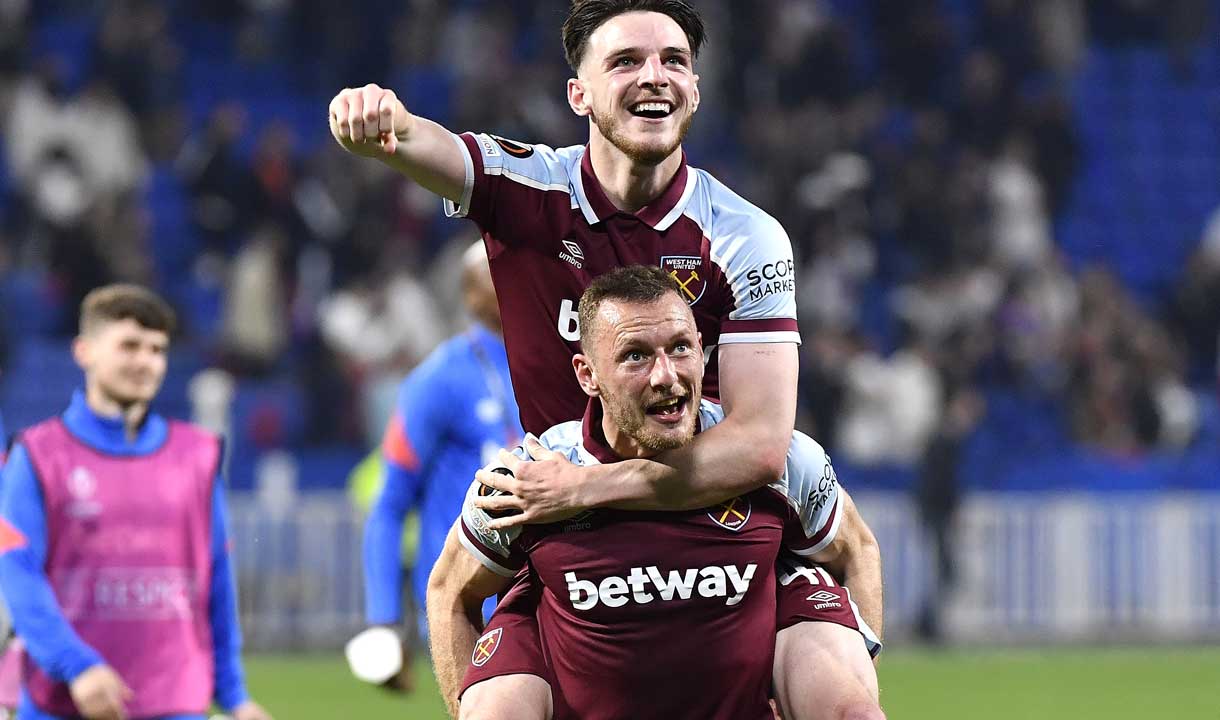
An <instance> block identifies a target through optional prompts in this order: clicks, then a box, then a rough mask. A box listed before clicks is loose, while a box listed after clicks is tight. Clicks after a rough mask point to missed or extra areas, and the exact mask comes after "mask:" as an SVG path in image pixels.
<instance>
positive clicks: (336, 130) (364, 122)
mask: <svg viewBox="0 0 1220 720" xmlns="http://www.w3.org/2000/svg"><path fill="white" fill-rule="evenodd" d="M329 115H330V134H331V135H333V136H334V137H335V141H336V142H338V143H339V145H341V146H342V147H343V149H344V150H347V151H348V152H350V153H355V154H356V155H363V156H364V157H377V156H378V155H385V154H388V155H392V154H394V151H395V150H396V149H397V148H398V142H399V140H401V139H403V138H404V137H405V136H406V134H407V132H408V130H409V129H410V126H411V121H412V119H413V118H412V116H411V114H410V113H408V112H407V108H406V106H405V105H403V104H402V101H401V100H399V99H398V96H397V95H395V94H394V91H393V90H389V89H386V88H383V87H381V86H379V85H374V84H372V83H369V84H368V85H365V86H364V87H362V88H344V89H343V90H341V91H340V92H339V94H338V95H336V96H335V97H334V99H332V100H331V101H330V111H329Z"/></svg>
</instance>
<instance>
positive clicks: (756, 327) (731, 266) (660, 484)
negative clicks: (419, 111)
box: [329, 0, 881, 720]
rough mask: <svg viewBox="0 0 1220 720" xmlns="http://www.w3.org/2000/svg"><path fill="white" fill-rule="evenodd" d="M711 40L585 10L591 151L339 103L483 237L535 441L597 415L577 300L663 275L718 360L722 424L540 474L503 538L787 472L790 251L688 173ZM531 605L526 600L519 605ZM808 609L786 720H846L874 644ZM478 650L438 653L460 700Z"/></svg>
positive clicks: (449, 695)
mask: <svg viewBox="0 0 1220 720" xmlns="http://www.w3.org/2000/svg"><path fill="white" fill-rule="evenodd" d="M703 39H704V30H703V23H702V20H701V19H700V17H699V15H698V13H697V12H696V11H695V10H694V9H693V8H692V7H691V6H690V5H689V4H688V3H686V2H684V1H683V0H577V2H575V3H574V4H573V5H572V8H571V10H570V12H569V15H568V18H567V20H566V22H565V23H564V31H563V41H564V48H565V51H566V55H567V59H568V61H569V64H570V65H571V66H572V68H573V70H574V71H575V73H576V77H574V78H572V79H571V80H569V81H568V86H567V98H568V102H569V105H570V107H571V108H572V110H573V111H574V112H575V113H577V114H578V115H580V116H584V117H588V118H589V119H590V122H589V143H588V145H587V146H575V147H568V148H559V149H552V148H549V147H547V146H544V145H524V144H520V143H517V142H513V141H510V140H505V139H503V138H497V137H495V136H491V135H485V134H473V133H466V134H463V135H460V136H459V135H454V134H452V133H451V132H449V131H448V130H446V129H445V128H443V127H441V126H440V125H438V124H436V123H434V122H432V121H430V120H427V119H425V118H421V117H418V116H414V115H412V114H410V113H409V112H408V111H407V109H406V108H405V107H404V106H403V104H402V103H401V102H400V101H399V100H398V99H397V97H396V96H395V94H394V93H393V92H392V91H390V90H386V89H383V88H380V87H378V86H376V85H366V86H364V87H362V88H358V89H346V90H343V91H342V92H340V93H339V94H338V95H336V96H335V98H334V99H333V100H332V101H331V103H330V108H329V111H330V112H329V115H330V129H331V133H332V134H333V135H334V137H335V139H336V141H338V142H339V144H340V145H341V146H342V147H344V148H345V149H346V150H348V151H350V152H353V153H355V154H358V155H362V156H366V157H373V158H378V159H380V160H381V161H382V162H384V163H385V164H387V165H389V166H390V167H392V168H394V169H395V170H397V171H398V172H400V173H402V174H404V175H406V176H408V177H410V178H412V179H413V180H415V181H416V182H418V183H419V184H420V185H422V186H423V187H425V188H427V189H429V190H431V191H432V192H435V193H436V194H438V195H440V196H441V197H443V198H445V200H446V201H447V207H448V210H449V212H450V214H452V215H455V216H462V217H468V218H470V219H472V220H474V221H475V222H476V224H477V225H478V226H479V228H480V231H481V233H482V235H483V239H484V242H485V243H486V245H487V249H488V257H489V258H490V264H491V272H492V279H493V280H494V282H495V284H496V293H497V296H498V300H499V303H500V310H501V315H502V318H503V323H504V339H505V345H506V348H507V351H508V357H509V368H510V372H511V374H512V380H513V387H514V388H515V390H516V393H517V399H518V405H519V406H520V408H521V420H522V427H523V428H524V429H525V430H526V431H529V432H534V433H541V432H543V431H544V430H545V429H547V428H549V427H550V426H552V425H555V424H557V423H560V422H564V421H568V420H571V419H573V418H576V417H580V416H581V414H582V413H583V411H584V408H585V404H586V397H585V395H584V393H583V392H582V391H581V389H580V387H579V385H578V383H577V382H576V380H575V378H574V377H573V376H572V373H571V372H569V371H568V367H569V363H570V360H571V357H572V355H573V354H574V353H576V352H578V350H579V347H578V344H577V343H578V341H579V338H580V327H579V322H578V318H577V314H576V310H575V308H576V301H577V299H578V298H579V297H580V295H581V293H582V292H583V290H584V289H585V288H586V287H587V286H588V285H589V283H590V282H591V281H592V279H593V278H595V277H597V276H598V275H601V274H604V273H606V272H608V271H610V270H612V269H614V268H616V267H621V266H623V265H629V264H645V265H655V266H659V267H661V268H662V269H663V270H665V271H666V272H667V274H670V275H671V276H672V277H674V279H675V280H676V281H677V282H678V283H679V284H680V285H681V287H682V293H683V296H684V297H685V298H686V300H687V302H688V303H689V305H690V307H691V310H692V311H693V313H694V316H695V321H696V323H697V326H698V329H699V331H700V333H701V334H702V337H703V338H704V339H705V340H707V341H708V342H709V343H712V344H715V345H716V346H717V347H716V348H715V351H714V352H713V351H712V348H710V347H709V348H707V350H708V353H707V355H708V358H709V362H708V367H707V375H706V379H705V381H704V393H705V394H706V395H708V396H709V397H714V398H718V399H719V400H721V401H722V402H723V407H724V409H725V411H726V417H725V420H724V422H721V423H719V424H717V425H716V426H715V427H712V428H710V429H708V430H707V432H703V433H700V434H699V436H698V437H696V438H695V439H694V441H693V442H691V443H689V444H687V445H684V446H682V447H680V448H675V449H673V450H670V451H667V452H665V453H662V454H660V455H658V456H656V457H655V458H650V459H632V460H627V461H624V462H621V463H614V464H608V465H596V466H591V467H579V466H576V465H574V464H571V463H566V462H563V461H561V460H558V459H548V460H543V461H541V462H536V463H530V464H529V465H527V466H525V467H523V468H522V469H521V472H520V473H519V474H518V476H517V477H516V478H514V479H513V481H512V483H513V486H512V490H511V491H512V492H513V493H514V495H515V496H516V497H514V498H512V499H511V500H512V502H513V503H514V506H513V507H514V508H515V509H516V510H519V511H520V514H519V515H518V516H514V517H508V518H502V519H499V520H496V521H494V522H495V523H496V524H501V523H503V524H505V525H508V524H514V523H516V524H520V523H526V522H528V523H546V522H553V521H556V520H559V519H563V518H566V517H571V516H572V515H575V514H576V513H578V512H581V511H583V510H585V509H588V508H593V507H616V508H620V509H654V510H689V509H695V508H702V507H708V506H711V505H714V504H716V503H719V502H724V501H727V500H729V499H731V498H734V497H737V496H739V495H742V494H744V493H748V492H750V491H752V490H756V489H759V488H762V487H765V486H766V485H767V484H768V483H771V482H774V481H775V480H776V479H777V478H779V477H780V476H781V475H782V474H783V472H784V469H785V458H786V455H787V451H788V446H789V443H790V441H791V438H792V430H793V425H794V420H795V415H796V389H797V347H796V345H797V343H799V342H800V337H799V334H798V333H797V325H796V300H795V284H794V280H793V276H792V267H793V265H792V248H791V245H790V243H789V241H788V238H787V235H786V234H785V233H784V230H783V228H782V227H780V225H779V223H778V222H776V221H775V219H774V218H772V217H770V216H769V215H767V214H766V213H764V212H763V211H762V210H760V209H758V208H757V207H755V206H753V205H752V204H750V203H749V202H748V201H746V200H744V199H742V198H741V197H739V196H738V195H736V194H734V193H733V192H732V191H731V190H729V189H728V188H727V187H725V186H724V185H722V184H720V183H719V182H718V181H717V180H716V179H715V178H713V177H712V176H711V175H710V174H708V173H706V172H704V171H702V170H698V169H696V168H693V167H690V166H688V165H687V164H686V158H685V154H684V153H683V151H682V147H681V142H682V138H683V137H684V135H685V133H686V130H687V128H688V127H689V125H690V122H691V120H692V118H693V116H694V113H695V111H696V109H697V108H698V106H699V86H698V76H697V75H696V74H695V72H694V61H695V56H696V55H697V53H698V51H699V49H700V47H701V46H702V44H703ZM480 478H481V479H482V480H483V481H484V482H485V483H493V484H494V483H495V482H497V480H496V479H495V478H491V477H487V476H486V475H485V474H480ZM501 479H503V478H501ZM483 500H488V498H484V499H483ZM804 577H808V576H804ZM814 589H816V588H814ZM521 594H528V588H526V589H524V590H521V591H518V590H517V589H516V588H514V590H513V592H512V593H511V594H510V596H517V595H521ZM811 594H813V593H812V590H811V586H810V585H808V584H805V585H802V584H801V583H792V584H790V585H788V586H784V587H781V588H780V589H779V593H778V595H777V602H778V610H777V621H778V626H779V627H780V628H783V629H782V630H781V631H780V632H779V634H778V636H777V638H776V661H775V664H776V668H775V671H776V687H777V692H778V693H779V695H780V696H781V697H780V700H781V703H782V704H784V705H785V707H787V708H790V709H791V710H792V712H791V713H790V714H791V715H792V716H793V717H797V718H802V719H805V720H820V719H821V718H827V717H831V716H830V715H827V714H826V713H825V708H826V707H828V706H829V705H833V704H834V702H837V700H836V698H849V697H850V698H855V697H858V696H859V695H860V694H861V693H864V694H866V695H871V696H872V698H873V701H874V704H875V698H876V675H875V671H874V670H873V667H872V663H871V660H870V659H869V656H868V653H867V652H866V651H865V646H864V644H863V643H862V642H860V638H859V634H858V633H857V632H855V630H854V629H851V628H845V627H843V626H841V625H839V624H838V623H837V622H835V621H834V620H832V619H828V618H826V617H824V613H823V612H822V611H821V610H819V608H818V607H817V605H818V603H816V602H815V601H810V600H809V599H808V598H809V596H810V595H811ZM501 605H502V607H501V611H503V610H504V608H503V605H504V603H501ZM860 610H861V614H862V615H863V616H864V618H865V619H866V620H867V621H868V623H869V625H871V626H872V627H873V628H874V629H875V630H877V632H878V633H880V631H881V603H880V597H879V596H878V597H876V598H875V599H874V600H873V601H872V602H866V601H865V599H864V598H863V597H861V598H860ZM530 617H531V616H530V615H528V614H523V615H522V616H521V620H522V622H528V621H529V618H530ZM471 642H472V643H473V638H471ZM434 649H435V648H434ZM470 649H471V648H465V652H464V653H463V652H461V650H462V649H460V648H459V649H445V650H444V653H445V654H446V657H443V658H442V657H438V656H437V655H436V654H435V653H434V658H433V660H434V666H435V668H436V672H437V676H438V681H439V682H440V683H441V686H442V691H443V692H444V693H445V695H446V700H447V702H450V703H453V702H455V701H456V696H455V693H456V690H457V685H458V681H459V679H460V678H461V676H462V673H463V671H464V668H465V665H466V662H467V659H468V658H469V652H470ZM451 652H452V653H453V654H452V655H450V654H449V653H451ZM832 667H833V668H835V669H837V670H841V671H842V672H839V673H833V672H829V671H828V668H832ZM840 677H843V678H846V679H845V680H844V681H842V682H840V681H839V678H840ZM789 690H791V691H792V692H791V697H787V698H785V697H783V696H784V695H785V694H786V693H787V692H788V691H789Z"/></svg>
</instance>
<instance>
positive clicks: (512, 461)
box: [474, 436, 586, 530]
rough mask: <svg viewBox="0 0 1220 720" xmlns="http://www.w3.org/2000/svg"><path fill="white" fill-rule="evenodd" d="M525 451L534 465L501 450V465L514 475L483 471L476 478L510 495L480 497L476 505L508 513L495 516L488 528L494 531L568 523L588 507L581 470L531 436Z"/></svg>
mask: <svg viewBox="0 0 1220 720" xmlns="http://www.w3.org/2000/svg"><path fill="white" fill-rule="evenodd" d="M525 450H526V452H528V453H529V456H530V457H531V458H533V462H527V461H525V460H521V459H520V458H518V457H517V456H516V455H513V454H512V453H510V452H508V451H507V450H501V451H500V457H499V460H500V463H501V464H503V465H504V466H505V467H507V468H508V469H509V470H512V472H513V474H512V476H511V477H510V476H508V475H501V474H499V473H494V472H491V470H490V468H483V469H482V470H479V471H478V473H476V474H475V478H476V479H477V480H478V481H479V482H481V483H483V484H484V485H487V486H489V487H492V488H495V489H496V490H503V491H504V492H506V493H508V494H507V495H485V496H481V497H477V498H475V500H474V504H475V505H476V506H478V507H481V508H483V509H484V510H487V511H489V512H491V513H496V514H499V513H509V514H507V515H504V516H502V517H493V518H492V519H491V520H490V521H489V522H488V525H489V526H490V527H491V528H492V529H495V530H501V529H504V528H511V527H516V526H518V525H537V524H543V523H552V522H559V521H560V520H566V519H568V518H570V517H572V516H573V515H575V514H576V513H578V512H580V511H582V510H585V509H586V507H585V505H583V504H582V503H581V501H580V492H579V490H580V486H581V479H582V478H581V469H580V468H579V467H578V466H577V465H575V464H573V463H571V462H569V461H568V459H567V458H566V457H564V456H563V455H561V454H560V453H557V452H554V451H553V450H548V449H546V448H544V447H543V446H542V444H541V443H539V442H538V440H537V439H536V438H534V437H533V436H530V437H528V438H526V440H525Z"/></svg>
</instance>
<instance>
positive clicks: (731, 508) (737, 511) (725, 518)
mask: <svg viewBox="0 0 1220 720" xmlns="http://www.w3.org/2000/svg"><path fill="white" fill-rule="evenodd" d="M707 516H708V517H709V518H711V519H712V522H714V523H716V524H717V525H719V526H720V527H722V528H724V529H725V530H732V531H733V532H737V531H738V530H740V529H742V528H743V527H745V526H746V523H747V522H749V520H750V501H749V500H748V499H746V498H743V497H735V498H733V499H732V500H729V501H728V502H723V503H720V504H719V505H717V506H715V507H713V508H712V509H711V510H708V511H707Z"/></svg>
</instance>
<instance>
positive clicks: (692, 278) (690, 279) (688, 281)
mask: <svg viewBox="0 0 1220 720" xmlns="http://www.w3.org/2000/svg"><path fill="white" fill-rule="evenodd" d="M669 276H670V277H671V278H673V279H674V282H676V283H678V287H680V288H682V292H684V293H686V296H687V297H689V298H690V299H691V302H694V301H695V300H698V299H699V298H697V297H695V294H694V293H693V292H691V291H690V288H689V287H687V286H688V285H690V284H691V283H693V282H695V281H696V280H698V279H699V271H698V270H691V271H690V277H688V278H686V282H682V281H681V280H679V279H678V271H677V270H670V271H669Z"/></svg>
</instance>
